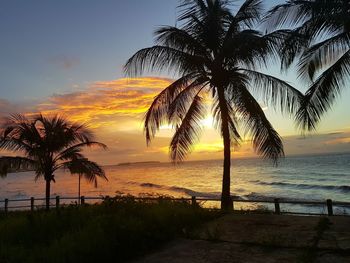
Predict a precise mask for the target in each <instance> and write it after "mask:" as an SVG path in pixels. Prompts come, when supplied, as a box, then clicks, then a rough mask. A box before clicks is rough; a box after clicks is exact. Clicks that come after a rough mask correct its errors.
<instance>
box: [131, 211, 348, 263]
mask: <svg viewBox="0 0 350 263" xmlns="http://www.w3.org/2000/svg"><path fill="white" fill-rule="evenodd" d="M349 224H350V218H349V217H301V216H285V215H283V216H277V215H266V214H248V215H246V214H235V215H227V216H223V217H221V218H219V219H217V220H214V221H212V222H210V223H207V224H205V225H204V226H202V227H201V228H199V229H197V231H195V232H194V233H192V234H191V235H190V236H189V238H187V239H178V240H175V241H173V242H172V243H170V244H167V245H165V247H163V249H161V250H160V251H157V252H155V253H153V254H151V255H149V256H146V257H145V258H142V259H140V260H138V261H135V263H141V262H142V263H161V262H168V263H197V262H198V263H200V262H207V263H214V262H220V263H226V262H227V263H231V262H237V263H240V262H242V263H244V262H249V263H260V262H261V263H277V262H289V263H293V262H299V263H303V262H305V263H310V262H319V263H326V262H327V263H328V262H337V263H345V262H349V261H350V230H349V227H348V226H349Z"/></svg>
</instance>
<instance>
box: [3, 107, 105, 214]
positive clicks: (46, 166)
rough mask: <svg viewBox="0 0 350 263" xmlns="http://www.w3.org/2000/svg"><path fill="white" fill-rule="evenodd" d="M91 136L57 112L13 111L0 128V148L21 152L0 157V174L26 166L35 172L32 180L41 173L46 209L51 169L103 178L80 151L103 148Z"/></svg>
mask: <svg viewBox="0 0 350 263" xmlns="http://www.w3.org/2000/svg"><path fill="white" fill-rule="evenodd" d="M93 139H94V136H93V134H92V132H91V131H90V130H89V129H88V128H87V127H86V125H84V124H82V125H79V124H73V123H70V122H69V121H67V120H65V119H64V118H62V117H59V116H54V117H50V118H48V117H44V116H42V115H41V114H40V115H38V116H34V117H32V118H27V117H25V116H23V115H13V116H11V117H10V118H9V119H8V120H7V122H6V124H5V126H4V128H3V130H2V132H1V138H0V149H3V150H10V151H14V152H20V153H21V155H22V156H17V157H0V174H1V175H2V176H4V175H6V174H7V173H8V172H9V170H18V169H30V170H34V171H35V173H36V177H35V180H37V179H38V178H40V177H44V179H45V181H46V192H45V193H46V209H49V206H50V184H51V181H53V182H55V176H54V173H55V171H57V170H58V169H61V168H63V169H68V170H69V171H70V172H71V173H72V174H79V176H80V175H83V176H84V177H85V178H87V179H88V180H89V181H90V182H94V183H96V182H97V181H96V180H97V177H100V178H103V179H105V180H107V177H106V175H105V172H104V170H103V169H102V168H101V167H100V166H99V165H98V164H97V163H95V162H92V161H89V160H88V159H86V158H84V155H83V154H82V150H83V148H84V147H92V146H98V147H102V148H106V146H105V145H104V144H102V143H99V142H96V141H94V140H93Z"/></svg>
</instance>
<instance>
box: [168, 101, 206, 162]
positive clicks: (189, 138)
mask: <svg viewBox="0 0 350 263" xmlns="http://www.w3.org/2000/svg"><path fill="white" fill-rule="evenodd" d="M204 115H205V107H203V101H202V98H201V97H200V96H196V97H195V98H194V99H193V102H192V104H191V106H190V107H189V109H188V111H187V114H186V115H185V116H184V117H183V120H182V122H181V125H180V126H179V127H177V129H176V132H175V134H174V136H173V138H172V140H171V143H170V157H171V159H172V160H173V161H175V162H177V161H182V160H183V159H184V158H185V157H186V155H187V154H188V153H189V152H190V151H191V147H192V145H193V144H194V143H195V142H196V141H197V140H198V139H199V136H200V131H201V126H200V121H201V120H202V119H203V118H204Z"/></svg>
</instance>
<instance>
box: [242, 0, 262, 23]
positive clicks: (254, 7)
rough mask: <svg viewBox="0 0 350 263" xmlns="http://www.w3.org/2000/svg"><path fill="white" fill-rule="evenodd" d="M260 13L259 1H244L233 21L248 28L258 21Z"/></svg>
mask: <svg viewBox="0 0 350 263" xmlns="http://www.w3.org/2000/svg"><path fill="white" fill-rule="evenodd" d="M261 13H262V1H261V0H246V1H245V2H244V3H243V4H242V5H241V7H240V9H239V10H238V11H237V13H236V15H235V21H237V22H238V23H240V24H243V25H245V26H246V27H248V28H250V27H252V26H253V25H254V24H255V23H256V22H258V21H259V20H260V16H261Z"/></svg>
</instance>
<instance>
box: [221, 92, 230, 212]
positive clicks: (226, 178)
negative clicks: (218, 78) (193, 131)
mask: <svg viewBox="0 0 350 263" xmlns="http://www.w3.org/2000/svg"><path fill="white" fill-rule="evenodd" d="M218 96H219V106H220V111H221V132H222V137H223V142H224V169H223V177H222V192H221V209H222V210H232V209H233V203H232V200H231V190H230V188H231V178H230V169H231V139H230V131H229V127H228V118H229V111H228V108H227V104H226V99H225V94H224V90H223V89H218Z"/></svg>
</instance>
